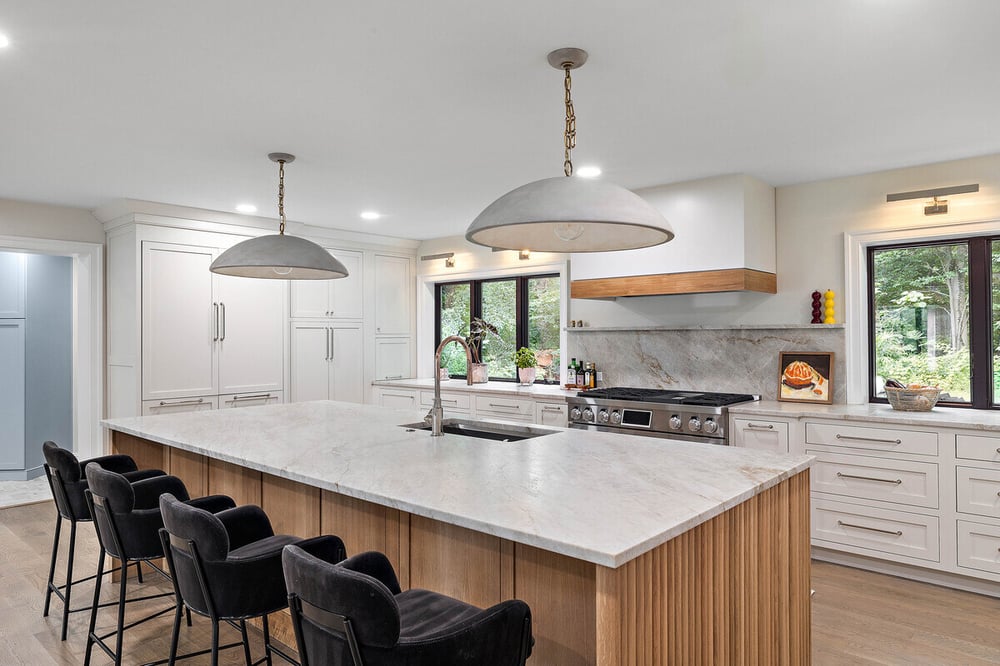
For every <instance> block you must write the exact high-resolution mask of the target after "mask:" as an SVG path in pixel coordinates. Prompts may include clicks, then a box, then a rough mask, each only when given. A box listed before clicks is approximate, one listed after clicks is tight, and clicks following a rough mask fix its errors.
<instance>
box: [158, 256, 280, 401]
mask: <svg viewBox="0 0 1000 666" xmlns="http://www.w3.org/2000/svg"><path fill="white" fill-rule="evenodd" d="M217 254H218V250H217V249H216V248H213V247H200V246H195V245H180V244H172V243H156V242H144V243H143V244H142V399H143V400H144V401H145V400H166V399H171V398H181V397H194V396H207V395H217V394H220V393H240V392H250V391H254V392H256V391H279V390H281V389H282V384H283V379H282V374H283V360H284V324H283V321H284V293H285V291H284V286H283V284H282V283H281V282H279V281H276V280H250V279H246V278H234V277H227V276H217V275H214V274H213V273H211V272H209V266H210V265H211V263H212V261H213V260H214V258H215V257H216V256H217Z"/></svg>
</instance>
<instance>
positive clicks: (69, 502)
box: [42, 442, 166, 640]
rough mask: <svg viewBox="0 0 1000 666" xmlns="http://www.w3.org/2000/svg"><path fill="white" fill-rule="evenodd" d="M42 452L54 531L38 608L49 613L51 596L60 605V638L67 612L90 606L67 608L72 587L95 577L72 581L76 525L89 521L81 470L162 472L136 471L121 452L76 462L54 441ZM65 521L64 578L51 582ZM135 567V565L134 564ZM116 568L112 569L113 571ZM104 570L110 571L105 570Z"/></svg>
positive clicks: (130, 475) (137, 476)
mask: <svg viewBox="0 0 1000 666" xmlns="http://www.w3.org/2000/svg"><path fill="white" fill-rule="evenodd" d="M42 454H43V455H44V456H45V464H44V465H43V467H44V468H45V478H46V479H47V480H48V482H49V489H50V490H51V491H52V499H53V500H55V503H56V531H55V536H54V537H53V539H52V561H51V562H50V563H49V578H48V583H47V584H46V586H45V608H44V610H43V611H42V615H43V616H44V617H48V615H49V605H50V603H51V602H52V595H53V594H55V595H56V597H58V598H59V600H60V601H61V602H62V604H63V614H62V634H61V636H60V637H61V639H62V640H66V627H67V624H68V622H69V614H70V613H78V612H80V611H85V610H89V609H90V606H81V607H80V608H70V599H71V597H72V596H73V586H74V585H77V584H79V583H85V582H87V581H89V580H93V579H94V578H96V575H94V576H87V577H86V578H78V579H76V580H73V560H74V558H75V556H76V524H77V523H84V522H86V523H89V522H91V521H92V520H93V518H92V517H91V515H90V509H89V508H88V507H87V498H86V497H84V491H85V490H86V489H87V479H86V477H85V476H84V472H83V469H84V467H86V466H87V464H89V463H92V462H94V463H97V464H99V465H100V466H101V467H103V468H105V469H109V470H112V471H114V472H118V473H119V474H121V475H122V476H124V477H125V478H126V479H128V480H129V481H140V480H142V479H148V478H152V477H154V476H163V475H165V474H166V472H164V471H163V470H159V469H144V470H139V468H138V466H137V465H136V464H135V461H134V460H132V458H130V457H128V456H125V455H111V456H101V457H99V458H91V459H90V460H84V461H83V462H80V461H79V460H78V459H77V457H76V456H75V455H73V452H72V451H70V450H68V449H64V448H61V447H60V446H59V445H58V444H56V443H55V442H45V443H44V444H42ZM63 520H68V521H69V554H68V557H67V558H66V579H65V582H64V583H63V584H62V585H57V584H56V583H55V573H56V560H57V559H58V555H59V536H60V534H61V532H62V521H63ZM137 568H138V567H137ZM117 570H118V569H114V571H117ZM104 573H112V572H111V571H106V572H104Z"/></svg>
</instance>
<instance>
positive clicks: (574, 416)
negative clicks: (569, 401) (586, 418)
mask: <svg viewBox="0 0 1000 666" xmlns="http://www.w3.org/2000/svg"><path fill="white" fill-rule="evenodd" d="M581 416H583V412H581V411H580V408H579V407H574V408H573V409H571V410H570V412H569V420H570V421H579V420H580V417H581Z"/></svg>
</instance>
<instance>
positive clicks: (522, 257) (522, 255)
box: [517, 250, 531, 261]
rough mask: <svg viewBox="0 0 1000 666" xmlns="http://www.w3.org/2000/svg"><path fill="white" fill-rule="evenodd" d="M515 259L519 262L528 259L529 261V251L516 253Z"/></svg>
mask: <svg viewBox="0 0 1000 666" xmlns="http://www.w3.org/2000/svg"><path fill="white" fill-rule="evenodd" d="M517 258H518V259H520V260H521V261H527V260H528V259H531V250H521V251H520V252H518V253H517Z"/></svg>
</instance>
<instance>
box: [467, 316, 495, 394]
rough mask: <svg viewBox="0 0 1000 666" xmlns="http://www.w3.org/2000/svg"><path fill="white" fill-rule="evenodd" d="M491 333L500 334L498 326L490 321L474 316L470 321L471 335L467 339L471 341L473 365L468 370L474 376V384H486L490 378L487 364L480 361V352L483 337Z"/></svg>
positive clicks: (470, 349)
mask: <svg viewBox="0 0 1000 666" xmlns="http://www.w3.org/2000/svg"><path fill="white" fill-rule="evenodd" d="M490 333H492V334H493V335H499V333H498V332H497V327H496V326H494V325H493V324H491V323H489V322H488V321H485V320H484V319H482V318H480V317H473V318H472V321H471V322H469V335H467V336H466V338H465V341H466V342H467V343H469V351H471V352H472V367H471V368H469V369H468V372H469V373H470V374H471V376H472V383H473V384H485V383H486V381H487V379H489V373H488V371H487V369H486V364H485V363H482V362H481V361H480V358H481V357H480V352H481V351H482V347H483V339H484V338H485V337H486V336H487V335H488V334H490Z"/></svg>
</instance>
